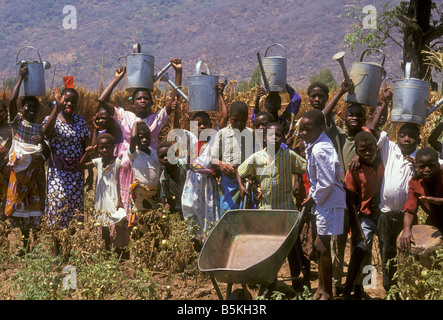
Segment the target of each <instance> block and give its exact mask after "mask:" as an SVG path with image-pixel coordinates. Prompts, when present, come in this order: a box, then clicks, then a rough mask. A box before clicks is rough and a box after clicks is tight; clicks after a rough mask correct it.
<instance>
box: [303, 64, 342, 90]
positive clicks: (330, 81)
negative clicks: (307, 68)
mask: <svg viewBox="0 0 443 320" xmlns="http://www.w3.org/2000/svg"><path fill="white" fill-rule="evenodd" d="M309 81H310V83H313V82H316V81H320V82H323V83H325V84H326V85H327V86H328V88H329V89H336V88H337V81H335V79H334V75H333V74H332V72H331V69H329V68H324V69H321V70H320V71H319V72H318V73H317V74H316V75H313V76H311V78H309Z"/></svg>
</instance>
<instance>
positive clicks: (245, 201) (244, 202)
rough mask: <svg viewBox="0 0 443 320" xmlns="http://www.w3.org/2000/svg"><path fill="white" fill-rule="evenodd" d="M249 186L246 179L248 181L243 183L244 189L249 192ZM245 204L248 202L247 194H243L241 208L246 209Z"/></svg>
mask: <svg viewBox="0 0 443 320" xmlns="http://www.w3.org/2000/svg"><path fill="white" fill-rule="evenodd" d="M249 186H250V182H249V180H248V181H246V185H245V188H246V191H248V192H249V189H250V188H249ZM247 204H248V195H247V194H245V195H244V197H243V202H242V209H246V206H247Z"/></svg>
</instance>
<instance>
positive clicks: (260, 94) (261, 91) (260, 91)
mask: <svg viewBox="0 0 443 320" xmlns="http://www.w3.org/2000/svg"><path fill="white" fill-rule="evenodd" d="M265 94H266V90H265V89H264V88H262V87H259V86H258V85H257V94H256V96H255V105H254V109H253V110H252V115H251V121H252V122H254V120H255V115H256V114H257V113H259V112H260V99H261V97H263V96H264V95H265Z"/></svg>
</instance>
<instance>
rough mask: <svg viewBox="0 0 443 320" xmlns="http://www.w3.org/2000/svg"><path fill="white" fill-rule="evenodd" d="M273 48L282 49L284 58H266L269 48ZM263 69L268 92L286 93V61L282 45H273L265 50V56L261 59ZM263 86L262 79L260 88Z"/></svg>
mask: <svg viewBox="0 0 443 320" xmlns="http://www.w3.org/2000/svg"><path fill="white" fill-rule="evenodd" d="M274 46H280V47H282V48H283V52H284V57H282V56H271V57H268V56H267V54H268V50H269V48H271V47H274ZM263 69H264V71H265V75H266V79H267V80H268V84H269V88H268V90H269V91H286V74H287V59H286V49H285V47H284V46H283V45H281V44H279V43H274V44H272V45H270V46H269V47H268V48H267V49H266V51H265V56H264V58H263ZM263 86H264V84H263V78H262V87H263Z"/></svg>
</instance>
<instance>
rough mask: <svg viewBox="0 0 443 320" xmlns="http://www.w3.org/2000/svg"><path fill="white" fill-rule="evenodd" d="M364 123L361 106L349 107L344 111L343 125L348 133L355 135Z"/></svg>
mask: <svg viewBox="0 0 443 320" xmlns="http://www.w3.org/2000/svg"><path fill="white" fill-rule="evenodd" d="M364 123H365V113H364V110H363V108H362V107H361V106H358V105H350V106H349V107H348V108H347V110H346V116H345V124H346V127H347V128H348V131H349V132H350V133H351V134H352V133H356V132H359V131H361V130H362V127H363V125H364Z"/></svg>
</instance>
